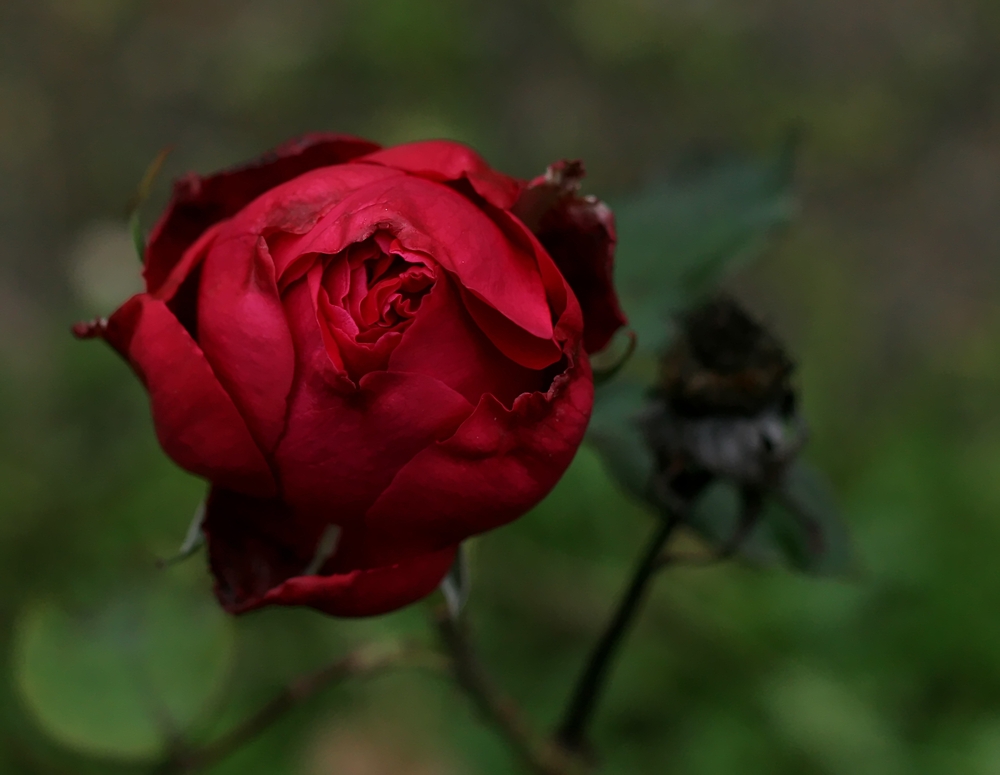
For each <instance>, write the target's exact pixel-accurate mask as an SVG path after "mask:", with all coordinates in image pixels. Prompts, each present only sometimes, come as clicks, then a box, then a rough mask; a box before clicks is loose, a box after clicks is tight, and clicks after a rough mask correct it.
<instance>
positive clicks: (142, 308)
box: [75, 134, 624, 616]
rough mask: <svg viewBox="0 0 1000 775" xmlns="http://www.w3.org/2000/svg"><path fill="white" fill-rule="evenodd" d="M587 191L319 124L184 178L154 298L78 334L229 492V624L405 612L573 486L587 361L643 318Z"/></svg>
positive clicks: (165, 437)
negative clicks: (249, 615)
mask: <svg viewBox="0 0 1000 775" xmlns="http://www.w3.org/2000/svg"><path fill="white" fill-rule="evenodd" d="M580 177H582V168H580V166H579V164H577V163H560V164H557V165H553V167H551V168H550V169H549V172H548V173H547V174H546V175H545V176H542V177H540V178H538V179H536V180H535V181H532V182H531V183H525V182H523V181H519V180H516V179H514V178H511V177H508V176H506V175H503V174H501V173H499V172H496V171H495V170H492V169H490V167H489V166H487V164H486V163H485V162H484V161H483V160H482V159H481V158H480V157H479V156H478V155H477V154H476V153H474V152H473V151H472V150H470V149H469V148H467V147H465V146H463V145H459V144H457V143H453V142H446V141H431V142H420V143H413V144H410V145H402V146H397V147H394V148H386V149H379V147H378V146H376V145H374V144H373V143H369V142H367V141H365V140H361V139H357V138H353V137H344V136H338V135H326V134H315V135H309V136H307V137H304V138H302V139H300V140H297V141H294V142H291V143H289V144H286V145H284V146H282V147H280V148H278V149H277V150H275V151H273V152H272V153H270V154H268V155H267V156H265V157H264V158H263V159H261V160H259V161H257V162H254V163H252V164H249V165H246V166H243V167H239V168H236V169H233V170H229V171H226V172H222V173H219V174H216V175H212V176H209V177H206V178H200V177H197V176H194V175H189V176H188V177H185V178H183V179H181V180H180V181H179V182H178V183H177V184H176V186H175V189H174V194H173V199H172V201H171V202H170V205H169V206H168V208H167V211H166V212H165V213H164V215H163V216H162V217H161V219H160V221H159V223H158V224H157V225H156V227H155V228H154V230H153V232H152V234H151V236H150V241H149V245H148V247H147V249H146V255H145V271H144V275H145V280H146V291H145V293H140V294H138V295H137V296H134V297H133V298H131V299H129V300H128V301H127V302H125V304H124V305H123V306H122V307H121V308H120V309H118V311H116V312H115V313H114V314H113V315H112V316H111V317H110V319H108V320H107V321H95V322H94V323H90V324H81V325H78V326H77V327H76V329H75V332H76V333H77V335H78V336H83V337H87V336H100V337H103V338H104V339H106V340H107V341H108V343H109V344H111V346H112V347H114V348H115V349H116V350H117V351H118V352H119V353H121V355H122V356H124V357H125V358H126V359H127V360H128V362H129V363H130V364H131V366H132V368H133V369H134V370H135V372H136V374H137V375H138V376H139V378H140V379H141V380H142V381H143V383H144V384H145V385H146V388H147V389H148V391H149V396H150V402H151V406H152V414H153V420H154V424H155V427H156V432H157V435H158V437H159V440H160V443H161V444H162V446H163V448H164V450H165V451H166V452H167V454H168V455H169V456H170V457H171V458H173V460H174V461H175V462H176V463H177V464H178V465H179V466H181V467H182V468H185V469H187V470H188V471H190V472H192V473H194V474H197V475H199V476H202V477H204V478H206V479H208V480H209V481H210V482H211V485H212V486H211V490H210V493H209V496H208V499H207V503H206V515H205V521H204V531H205V534H206V536H207V538H208V545H209V561H210V565H211V569H212V572H213V574H214V576H215V580H216V593H217V595H218V598H219V600H220V601H221V603H222V605H223V606H225V608H226V609H227V610H229V611H232V612H235V613H238V612H242V611H247V610H250V609H253V608H257V607H259V606H263V605H269V604H279V605H305V606H311V607H313V608H317V609H320V610H322V611H325V612H327V613H330V614H334V615H338V616H363V615H370V614H377V613H382V612H385V611H390V610H393V609H395V608H398V607H400V606H403V605H406V604H408V603H410V602H412V601H414V600H417V599H419V598H421V597H423V596H425V595H427V594H428V593H429V592H431V591H432V590H433V589H434V588H435V587H436V586H437V584H438V583H439V582H440V580H441V578H442V577H443V576H444V574H445V573H446V572H447V570H448V568H449V566H450V565H451V563H452V560H453V557H454V554H455V551H456V547H457V545H458V544H459V543H460V542H461V541H462V540H463V539H465V538H468V537H469V536H471V535H474V534H476V533H481V532H483V531H485V530H489V529H491V528H494V527H497V526H498V525H502V524H504V523H506V522H509V521H510V520H512V519H515V518H516V517H518V516H520V515H521V514H523V513H524V512H525V511H527V510H528V509H529V508H531V507H532V506H533V505H534V504H535V503H537V502H538V501H539V500H540V499H541V498H542V497H543V496H544V495H546V493H548V492H549V490H550V489H551V488H552V487H553V485H555V483H556V482H557V481H558V479H559V478H560V476H561V475H562V474H563V472H564V471H565V469H566V467H567V466H568V465H569V463H570V460H571V459H572V458H573V455H574V454H575V452H576V449H577V447H578V446H579V444H580V441H581V439H582V437H583V433H584V430H585V427H586V425H587V421H588V418H589V415H590V410H591V403H592V397H593V381H592V377H591V371H590V365H589V362H588V359H587V353H588V352H592V351H594V350H597V349H599V348H601V347H603V346H604V345H605V344H606V343H607V342H608V340H609V338H610V337H611V335H612V334H613V333H614V331H615V330H616V329H617V328H619V327H620V326H621V325H622V324H623V323H624V319H623V316H622V314H621V311H620V309H619V307H618V303H617V299H616V297H615V293H614V290H613V287H612V285H611V263H612V259H613V252H614V242H615V235H614V226H613V220H612V216H611V213H610V211H609V210H608V209H607V208H606V207H605V206H604V205H603V204H602V203H600V202H598V201H597V200H594V199H593V198H582V197H579V196H578V195H577V194H576V188H577V186H578V183H579V179H580ZM581 303H582V304H583V308H582V309H581Z"/></svg>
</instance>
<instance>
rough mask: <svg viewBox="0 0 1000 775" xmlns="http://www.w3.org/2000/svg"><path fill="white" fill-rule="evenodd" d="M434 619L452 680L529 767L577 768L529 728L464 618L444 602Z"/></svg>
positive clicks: (555, 774)
mask: <svg viewBox="0 0 1000 775" xmlns="http://www.w3.org/2000/svg"><path fill="white" fill-rule="evenodd" d="M434 619H435V623H436V624H437V628H438V633H439V634H440V636H441V641H442V643H443V645H444V648H445V651H446V652H447V653H448V655H449V656H450V657H451V662H452V670H453V671H454V675H455V680H456V681H457V682H458V684H459V686H460V687H461V688H462V689H463V690H464V691H465V693H466V694H467V695H468V696H469V697H470V698H471V699H472V701H473V702H474V703H475V705H476V707H477V708H478V710H479V712H480V713H481V714H482V716H483V717H484V718H485V719H486V721H487V722H489V723H490V724H492V725H494V726H496V727H497V729H499V730H500V733H501V734H502V735H503V737H504V738H505V739H506V740H507V742H508V743H509V744H510V746H511V748H512V749H513V750H514V752H515V753H516V754H517V755H518V756H519V757H520V758H521V760H522V761H523V762H524V763H525V764H526V765H527V766H528V768H529V769H530V771H531V772H533V773H537V775H569V773H573V772H577V771H578V770H577V769H576V768H575V765H574V763H573V762H572V761H571V760H570V759H569V757H567V756H566V755H565V754H564V753H563V752H562V751H560V750H559V749H558V748H557V747H556V746H554V745H552V744H551V743H549V742H548V741H546V740H544V739H542V738H541V737H540V736H539V735H538V734H536V733H535V732H534V731H533V730H532V729H531V728H530V726H529V725H528V724H527V723H526V722H525V720H524V718H523V717H522V715H521V712H520V710H519V709H518V707H517V705H516V704H515V703H514V702H513V700H511V699H510V698H509V697H507V696H505V695H504V694H503V693H502V692H501V691H500V690H499V689H498V688H497V686H496V685H495V684H494V683H493V681H492V680H491V679H490V677H489V676H488V675H487V674H486V671H485V670H484V669H483V666H482V664H481V663H480V661H479V659H478V658H477V657H476V654H475V651H474V649H473V647H472V644H471V643H470V641H469V637H468V630H467V628H466V626H465V623H464V621H463V620H461V619H459V620H457V621H456V620H455V619H452V618H451V616H450V615H449V614H448V611H447V609H446V608H445V607H444V606H442V607H441V608H439V609H438V610H437V611H436V612H435V614H434Z"/></svg>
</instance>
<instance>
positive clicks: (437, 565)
mask: <svg viewBox="0 0 1000 775" xmlns="http://www.w3.org/2000/svg"><path fill="white" fill-rule="evenodd" d="M456 550H457V547H454V546H451V547H447V548H445V549H442V550H440V551H437V552H432V553H429V554H422V555H418V556H416V557H413V558H411V559H408V560H404V561H403V562H398V563H393V564H392V565H385V566H382V567H379V568H369V569H367V570H355V571H351V572H349V573H336V574H331V575H329V576H297V577H295V578H291V579H289V580H288V581H286V582H285V583H284V584H282V585H281V586H279V587H277V588H275V589H272V590H271V591H270V592H268V593H267V594H266V595H265V596H264V599H263V601H262V602H261V605H303V606H309V607H310V608H315V609H318V610H320V611H323V612H324V613H327V614H330V615H331V616H351V617H355V616H375V615H377V614H384V613H388V612H389V611H395V610H396V609H398V608H402V607H403V606H406V605H409V604H410V603H414V602H416V601H417V600H420V599H421V598H424V597H427V595H429V594H430V593H431V592H433V591H434V590H435V589H436V588H437V587H438V585H439V584H440V583H441V580H442V579H443V578H444V577H445V574H447V573H448V569H449V568H451V566H452V563H453V562H454V561H455V552H456Z"/></svg>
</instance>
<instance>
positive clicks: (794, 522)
mask: <svg viewBox="0 0 1000 775" xmlns="http://www.w3.org/2000/svg"><path fill="white" fill-rule="evenodd" d="M740 508H741V502H740V495H739V489H738V486H737V485H736V484H735V483H733V482H730V481H723V480H719V481H716V482H715V483H713V484H712V485H711V486H710V487H709V488H708V489H707V490H706V491H705V492H704V493H703V494H702V495H701V497H700V498H699V499H698V500H697V501H696V503H695V504H694V507H693V508H692V510H691V513H690V515H689V524H690V525H691V527H693V528H694V529H695V530H696V531H698V533H700V534H701V535H702V537H703V538H705V540H707V541H708V542H709V543H710V544H711V545H712V546H714V547H717V548H721V547H723V546H725V545H727V543H728V542H729V541H730V540H731V538H732V536H733V535H734V534H735V533H736V530H737V527H738V523H739V515H740ZM736 556H738V557H742V558H743V559H746V560H748V561H750V562H752V563H754V564H758V565H783V566H786V567H789V568H792V569H794V570H798V571H801V572H803V573H810V574H815V575H821V576H845V575H848V574H849V573H850V572H851V571H852V570H853V567H854V566H853V556H852V553H851V542H850V537H849V533H848V529H847V525H846V524H845V522H844V521H843V518H842V517H841V514H840V512H839V510H838V509H837V507H836V505H835V503H834V499H833V495H832V493H831V491H830V488H829V486H828V485H827V484H826V481H825V480H824V478H823V476H822V475H821V474H820V473H819V472H817V471H816V470H815V469H813V468H812V467H811V466H809V465H807V464H805V463H802V462H798V463H795V464H794V465H792V466H791V468H790V469H789V470H788V472H787V474H786V475H785V478H784V480H783V481H782V483H781V485H780V486H779V488H778V489H777V490H775V491H773V492H769V493H768V497H767V499H766V501H765V504H764V507H763V509H762V511H761V514H760V516H759V518H758V521H757V524H756V526H755V527H754V528H753V530H752V532H751V533H750V534H749V535H748V536H747V537H746V539H745V540H744V541H742V542H741V543H740V545H739V547H738V549H737V550H736Z"/></svg>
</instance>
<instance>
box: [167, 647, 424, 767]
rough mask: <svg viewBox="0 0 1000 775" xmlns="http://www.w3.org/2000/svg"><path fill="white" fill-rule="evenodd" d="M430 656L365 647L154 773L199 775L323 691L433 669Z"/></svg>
mask: <svg viewBox="0 0 1000 775" xmlns="http://www.w3.org/2000/svg"><path fill="white" fill-rule="evenodd" d="M430 656H431V655H428V654H421V653H419V652H416V651H414V650H413V649H406V648H403V647H401V646H398V645H392V646H389V647H374V648H373V647H372V646H368V647H365V648H361V649H358V650H357V651H353V652H351V653H349V654H347V655H346V656H344V657H342V658H341V659H338V660H336V661H335V662H331V663H330V664H328V665H326V666H325V667H322V668H320V669H319V670H317V671H315V672H313V673H309V674H306V675H304V676H301V677H299V678H297V679H295V680H294V681H292V682H291V683H290V684H289V685H288V686H286V687H285V688H284V689H283V690H282V691H281V692H280V693H279V694H278V695H277V696H275V697H274V698H272V699H271V700H270V702H268V703H267V704H266V705H264V706H263V707H262V708H260V709H259V710H258V711H257V712H256V713H254V714H253V715H252V716H250V717H249V718H247V719H246V720H244V721H243V722H241V723H240V725H239V726H237V727H236V728H235V729H232V730H230V731H229V732H227V733H226V734H224V735H222V736H221V737H219V738H217V739H215V740H213V741H211V742H209V743H206V744H205V745H203V746H201V747H194V748H183V747H182V748H180V749H178V750H175V751H173V752H172V753H171V754H170V755H169V756H168V757H167V760H166V761H165V762H164V763H163V764H162V765H161V766H160V767H159V768H158V769H157V775H175V774H179V773H192V772H198V771H201V770H204V769H206V768H208V767H211V766H213V765H215V764H218V763H219V762H221V761H222V760H223V759H225V758H227V757H228V756H229V755H230V754H232V753H235V752H236V751H237V750H239V749H240V748H242V747H243V746H245V745H247V744H249V743H251V742H253V740H255V739H256V738H257V737H258V736H259V735H261V734H262V733H263V732H265V731H266V730H267V729H268V728H270V727H271V726H272V725H273V724H274V723H275V722H277V721H279V720H280V719H281V718H282V717H283V716H284V715H285V714H286V713H287V712H288V711H290V710H292V709H293V708H295V707H296V706H297V705H299V704H301V703H302V702H304V701H305V700H308V699H309V698H311V697H313V696H314V695H316V694H318V693H319V692H320V691H322V690H323V689H326V688H327V687H329V686H332V685H334V684H337V683H340V682H342V681H344V680H346V679H348V678H351V677H354V676H360V675H371V674H373V673H377V672H380V671H382V670H384V669H386V668H390V667H396V666H401V665H407V664H414V663H416V664H419V665H423V666H433V660H432V659H429V658H428V657H430Z"/></svg>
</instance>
